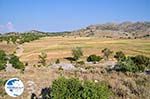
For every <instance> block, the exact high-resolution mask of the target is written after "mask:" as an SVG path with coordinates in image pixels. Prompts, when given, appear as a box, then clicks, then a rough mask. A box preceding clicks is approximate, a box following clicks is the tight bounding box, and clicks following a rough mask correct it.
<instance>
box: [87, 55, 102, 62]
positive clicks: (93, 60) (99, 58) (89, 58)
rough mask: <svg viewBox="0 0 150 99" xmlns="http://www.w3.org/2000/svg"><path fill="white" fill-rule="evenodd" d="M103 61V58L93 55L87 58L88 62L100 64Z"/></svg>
mask: <svg viewBox="0 0 150 99" xmlns="http://www.w3.org/2000/svg"><path fill="white" fill-rule="evenodd" d="M101 59H102V57H100V56H96V55H94V54H93V55H90V56H89V57H88V58H87V61H88V62H93V63H96V62H99V61H100V60H101Z"/></svg>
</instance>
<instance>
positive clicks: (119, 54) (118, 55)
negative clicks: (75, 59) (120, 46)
mask: <svg viewBox="0 0 150 99" xmlns="http://www.w3.org/2000/svg"><path fill="white" fill-rule="evenodd" d="M114 58H116V59H117V61H124V60H125V59H126V56H125V54H124V53H123V52H122V51H118V52H116V54H115V55H114Z"/></svg>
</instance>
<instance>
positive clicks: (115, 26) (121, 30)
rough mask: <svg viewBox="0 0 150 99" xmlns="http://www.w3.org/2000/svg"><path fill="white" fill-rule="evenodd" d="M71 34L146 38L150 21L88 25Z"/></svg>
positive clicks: (149, 31) (149, 30) (148, 34)
mask: <svg viewBox="0 0 150 99" xmlns="http://www.w3.org/2000/svg"><path fill="white" fill-rule="evenodd" d="M69 35H72V36H86V37H90V36H94V37H102V38H148V37H150V22H123V23H105V24H97V25H90V26H88V27H86V28H84V29H79V30H76V31H73V32H71V34H69Z"/></svg>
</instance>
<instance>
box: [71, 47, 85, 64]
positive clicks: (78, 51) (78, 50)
mask: <svg viewBox="0 0 150 99" xmlns="http://www.w3.org/2000/svg"><path fill="white" fill-rule="evenodd" d="M72 55H73V58H74V59H75V60H76V61H77V60H78V59H79V58H80V57H81V56H83V51H82V49H81V48H80V47H76V48H74V49H72Z"/></svg>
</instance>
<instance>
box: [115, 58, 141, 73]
mask: <svg viewBox="0 0 150 99" xmlns="http://www.w3.org/2000/svg"><path fill="white" fill-rule="evenodd" d="M117 65H118V66H119V69H118V70H119V71H122V72H127V71H128V72H137V71H138V67H137V66H136V65H135V63H134V62H133V61H132V60H131V58H129V57H128V58H127V59H126V60H125V61H119V62H118V64H117Z"/></svg>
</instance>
